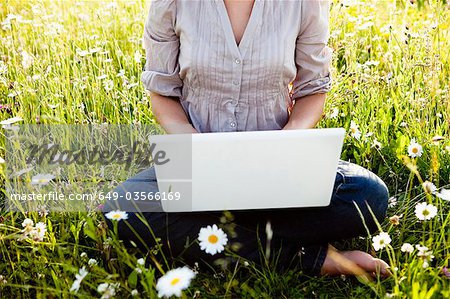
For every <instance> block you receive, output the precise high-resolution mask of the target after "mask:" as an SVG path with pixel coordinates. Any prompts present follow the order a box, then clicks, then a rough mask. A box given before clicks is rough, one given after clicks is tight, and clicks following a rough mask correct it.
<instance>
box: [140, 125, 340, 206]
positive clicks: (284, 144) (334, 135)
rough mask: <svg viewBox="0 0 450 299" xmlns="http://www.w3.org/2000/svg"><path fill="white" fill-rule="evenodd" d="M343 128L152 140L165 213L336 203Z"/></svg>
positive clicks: (171, 136)
mask: <svg viewBox="0 0 450 299" xmlns="http://www.w3.org/2000/svg"><path fill="white" fill-rule="evenodd" d="M344 136H345V130H344V129H343V128H330V129H306V130H273V131H251V132H223V133H222V132H221V133H201V134H169V135H156V136H150V137H149V140H150V142H151V143H154V144H155V148H154V151H153V152H152V157H153V158H154V161H155V171H156V177H157V181H158V188H159V192H160V195H159V196H158V200H160V201H161V203H162V207H163V210H164V211H165V212H189V211H222V210H247V209H269V208H289V207H320V206H327V205H329V204H330V200H331V196H332V191H333V186H334V181H335V177H336V170H337V165H338V160H339V157H340V154H341V150H342V145H343V140H344Z"/></svg>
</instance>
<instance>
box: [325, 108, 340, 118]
mask: <svg viewBox="0 0 450 299" xmlns="http://www.w3.org/2000/svg"><path fill="white" fill-rule="evenodd" d="M338 116H339V109H338V108H336V107H334V108H333V111H332V112H331V113H330V114H328V118H337V117H338Z"/></svg>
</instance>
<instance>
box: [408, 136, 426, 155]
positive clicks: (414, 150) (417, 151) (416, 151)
mask: <svg viewBox="0 0 450 299" xmlns="http://www.w3.org/2000/svg"><path fill="white" fill-rule="evenodd" d="M422 153H423V149H422V146H421V145H420V144H418V143H417V142H416V139H414V138H413V139H411V142H410V144H409V146H408V155H409V156H410V157H411V158H416V157H420V156H422Z"/></svg>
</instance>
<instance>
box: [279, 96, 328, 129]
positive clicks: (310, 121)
mask: <svg viewBox="0 0 450 299" xmlns="http://www.w3.org/2000/svg"><path fill="white" fill-rule="evenodd" d="M325 97H326V94H325V93H317V94H312V95H308V96H305V97H302V98H299V99H297V100H296V101H295V105H294V108H293V109H292V113H291V115H290V117H289V121H288V122H287V124H286V125H285V126H284V128H283V130H297V129H312V128H314V127H315V126H316V124H317V123H318V122H319V121H320V119H321V118H322V113H323V107H324V105H325Z"/></svg>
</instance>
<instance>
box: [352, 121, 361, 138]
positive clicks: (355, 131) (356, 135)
mask: <svg viewBox="0 0 450 299" xmlns="http://www.w3.org/2000/svg"><path fill="white" fill-rule="evenodd" d="M350 135H351V136H352V137H354V138H355V139H358V140H359V138H361V132H360V131H359V128H358V125H357V124H356V123H355V122H354V121H353V120H352V121H351V122H350Z"/></svg>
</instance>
